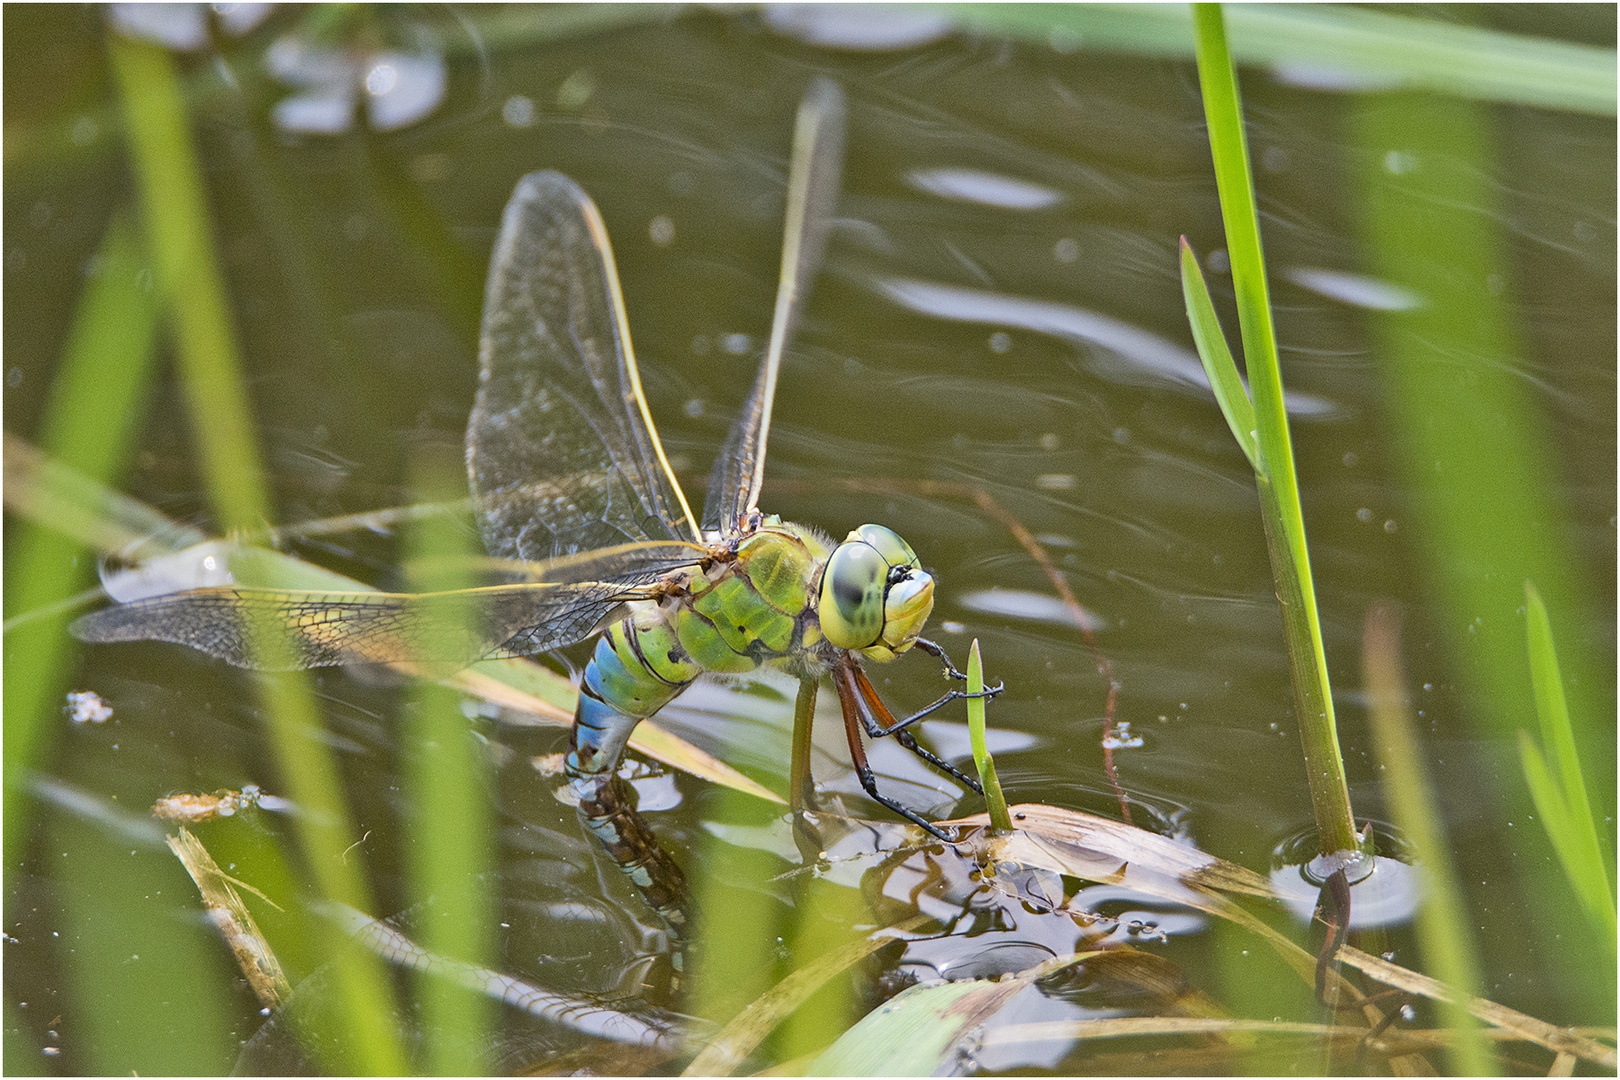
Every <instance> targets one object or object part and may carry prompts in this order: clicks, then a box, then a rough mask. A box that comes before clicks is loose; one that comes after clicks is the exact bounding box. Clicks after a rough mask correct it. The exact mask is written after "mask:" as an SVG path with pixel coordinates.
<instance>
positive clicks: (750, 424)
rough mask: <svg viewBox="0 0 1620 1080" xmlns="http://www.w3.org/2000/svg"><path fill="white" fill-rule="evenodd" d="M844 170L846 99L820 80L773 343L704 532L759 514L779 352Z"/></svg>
mask: <svg viewBox="0 0 1620 1080" xmlns="http://www.w3.org/2000/svg"><path fill="white" fill-rule="evenodd" d="M843 166H844V92H843V91H842V90H841V89H839V86H838V84H837V83H835V82H833V81H832V80H830V79H826V78H817V79H816V80H815V81H814V82H812V83H811V84H810V89H809V90H807V91H806V92H805V95H804V100H803V101H802V102H800V104H799V115H798V119H797V121H796V122H795V124H794V128H793V159H792V163H791V164H790V166H789V170H788V203H787V224H786V225H785V227H784V230H783V236H782V274H781V278H780V280H779V281H778V284H777V289H776V313H775V315H774V316H773V318H772V320H771V341H770V345H769V347H768V348H767V349H766V351H765V359H764V360H763V361H762V362H761V363H760V366H759V375H758V377H757V378H755V380H754V389H753V391H752V392H751V393H750V394H749V395H748V403H747V404H746V405H744V406H743V411H742V412H741V413H740V414H739V415H738V417H737V420H736V423H734V424H733V425H732V428H731V434H730V435H729V436H727V438H726V443H725V446H724V447H723V448H722V449H721V451H720V457H719V458H718V459H717V460H716V461H715V463H714V469H713V471H712V472H711V473H710V474H709V494H708V497H707V499H705V501H704V505H703V528H704V531H705V532H720V533H730V532H732V531H735V530H736V529H737V528H738V523H739V522H740V521H741V520H742V519H743V518H744V517H746V516H747V515H749V514H750V513H752V512H753V511H755V510H757V509H759V489H760V486H761V485H762V483H763V482H764V479H765V441H766V438H767V436H768V435H769V434H770V427H771V404H772V402H773V401H774V400H775V397H776V375H777V372H778V371H779V370H780V369H781V367H782V350H783V349H784V348H785V347H786V345H787V342H788V338H789V336H790V335H791V334H792V333H793V324H794V322H795V321H796V319H797V317H798V312H799V305H800V302H801V300H802V298H803V296H804V294H805V293H806V292H808V291H809V288H810V282H811V280H812V279H814V277H815V275H816V269H817V267H818V266H819V265H820V263H821V254H822V251H823V249H824V248H825V247H826V242H827V226H828V224H829V222H830V221H831V218H832V211H833V206H834V204H835V203H836V202H837V201H838V186H839V181H840V177H841V175H842V173H843Z"/></svg>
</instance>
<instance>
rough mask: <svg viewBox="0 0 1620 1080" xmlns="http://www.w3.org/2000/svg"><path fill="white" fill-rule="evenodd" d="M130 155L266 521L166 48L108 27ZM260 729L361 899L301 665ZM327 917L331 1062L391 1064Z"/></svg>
mask: <svg viewBox="0 0 1620 1080" xmlns="http://www.w3.org/2000/svg"><path fill="white" fill-rule="evenodd" d="M108 50H109V53H110V56H111V61H112V64H111V66H112V70H113V74H114V78H115V80H116V83H117V86H118V92H119V101H120V105H121V108H122V115H123V120H124V129H125V136H126V139H127V142H128V149H129V155H130V163H131V167H132V169H133V171H134V174H135V179H136V185H137V187H138V189H139V191H140V196H141V208H142V219H143V225H144V230H145V233H144V238H145V241H146V246H147V250H148V251H149V252H150V254H151V258H152V268H153V279H154V281H155V282H156V285H157V290H158V295H159V298H160V299H161V301H162V302H163V304H164V307H165V314H166V316H167V318H168V323H169V326H170V328H171V331H172V333H173V336H174V342H175V352H176V356H177V358H178V360H179V363H180V368H181V373H182V376H183V378H182V384H183V387H184V389H185V392H186V399H187V405H188V407H189V411H190V415H191V421H192V430H193V432H194V433H195V437H196V440H197V449H198V453H199V457H200V459H201V465H200V467H201V470H202V473H203V476H204V478H205V483H206V485H207V487H208V492H209V497H210V500H211V502H212V504H213V507H214V513H215V515H216V517H217V519H218V521H219V522H220V523H221V524H222V525H223V526H224V527H225V528H227V529H247V528H253V527H255V526H258V525H260V524H262V523H263V522H266V521H268V520H270V512H269V499H268V493H267V488H266V485H265V482H264V473H263V469H262V468H261V465H260V461H259V455H258V449H257V447H256V446H255V440H254V436H253V427H252V411H251V409H250V408H249V406H248V402H247V395H246V393H245V392H244V390H243V382H242V376H241V363H240V361H239V359H238V357H237V349H236V341H235V335H234V331H233V329H232V320H231V314H230V309H229V304H228V302H227V299H226V290H225V282H224V277H223V275H222V274H221V273H220V271H219V266H218V263H217V261H216V259H215V253H214V247H213V238H212V235H211V228H210V222H211V221H212V217H211V215H210V211H209V207H208V202H207V199H206V197H205V196H204V185H203V180H202V170H201V166H200V164H199V161H198V158H197V152H196V147H195V146H194V145H193V141H192V134H191V129H190V125H189V118H188V116H187V113H186V106H185V102H184V98H183V95H182V93H181V88H180V79H179V75H178V73H177V72H176V70H175V65H174V61H173V60H172V59H171V58H170V56H169V54H168V53H166V52H165V51H164V50H162V49H161V48H159V47H157V46H155V45H151V44H148V43H145V42H140V41H135V40H132V39H130V38H126V37H123V36H121V35H119V34H116V33H115V34H112V35H109V37H108ZM247 630H248V631H249V632H250V633H251V635H252V638H253V641H254V643H255V646H256V647H257V648H258V649H259V650H262V651H263V652H262V653H261V654H262V655H263V654H267V655H268V656H269V657H270V659H271V660H272V661H273V660H274V657H275V656H276V654H277V650H278V649H280V648H284V647H285V642H283V641H282V640H281V639H280V638H279V637H278V636H277V634H276V632H275V628H274V627H270V626H258V625H250V626H248V627H247ZM257 682H258V686H259V690H260V693H261V695H262V696H263V700H264V704H265V706H266V708H265V719H266V722H267V723H266V727H267V730H268V734H269V737H270V742H271V745H272V746H273V747H274V750H275V753H276V755H277V757H278V759H279V762H280V766H281V770H282V774H283V776H284V778H285V782H286V784H287V791H288V795H289V797H291V798H292V799H293V800H294V801H295V802H297V803H299V804H300V805H302V806H303V807H304V809H305V811H306V813H304V814H301V815H300V816H299V817H298V819H297V823H298V832H299V840H300V842H301V844H302V846H303V848H304V852H305V855H306V858H307V860H308V865H309V868H310V870H311V871H312V873H313V878H314V890H313V891H314V892H315V893H316V894H318V895H319V896H321V897H324V898H326V899H330V900H336V901H339V902H341V903H346V904H349V905H350V906H353V907H358V908H361V909H362V910H369V909H370V907H371V898H370V889H369V887H368V885H367V883H366V880H365V878H364V876H363V875H362V874H361V873H360V869H359V860H358V859H351V858H348V857H346V855H347V852H348V851H349V849H350V848H352V847H353V846H354V845H355V843H356V840H355V838H356V836H357V835H358V834H357V833H356V831H355V829H354V827H353V824H352V822H351V819H350V817H349V812H348V807H347V805H346V803H345V801H344V797H343V791H344V786H343V781H342V774H341V773H340V771H339V770H338V768H337V763H336V761H335V760H334V759H333V756H332V753H331V751H330V750H329V748H328V747H327V745H326V744H325V742H324V741H323V740H322V738H321V731H320V714H319V710H318V709H317V707H316V705H315V702H314V697H313V695H312V694H311V692H310V687H309V683H308V680H307V679H306V678H304V677H303V676H302V673H288V672H277V673H269V672H263V673H260V675H259V677H258V680H257ZM316 925H320V926H322V931H321V932H322V933H323V934H324V936H325V937H326V939H327V940H326V946H327V948H326V952H327V953H328V954H329V955H330V957H331V959H332V973H333V979H334V983H335V985H336V986H337V987H338V995H339V1001H340V1002H341V1004H340V1005H339V1006H338V1008H337V1014H336V1015H337V1018H338V1020H339V1022H340V1023H341V1024H343V1025H344V1026H345V1031H344V1035H343V1037H342V1038H340V1039H337V1040H333V1041H331V1042H329V1043H327V1044H325V1046H326V1047H327V1048H331V1049H332V1050H335V1051H336V1052H337V1054H338V1056H339V1059H338V1060H329V1061H327V1062H326V1064H327V1066H328V1067H330V1068H335V1069H337V1070H338V1071H361V1072H370V1073H381V1074H385V1075H393V1074H398V1073H399V1072H401V1071H402V1070H403V1068H404V1058H403V1056H402V1053H401V1050H400V1047H399V1046H398V1044H397V1041H396V1038H395V1031H394V1025H393V1019H392V1013H393V1008H394V1007H393V1000H392V999H393V993H392V986H391V984H390V982H389V981H388V976H387V972H386V971H385V970H384V968H383V966H382V965H381V964H380V963H379V962H378V961H377V959H376V958H375V957H374V956H372V955H371V954H369V953H367V952H365V951H364V950H362V949H358V948H356V947H354V946H353V945H352V944H351V943H350V942H348V941H347V939H345V938H343V937H342V936H341V935H340V934H338V933H337V932H336V931H335V930H333V929H331V928H328V927H325V926H324V924H319V923H318V924H316Z"/></svg>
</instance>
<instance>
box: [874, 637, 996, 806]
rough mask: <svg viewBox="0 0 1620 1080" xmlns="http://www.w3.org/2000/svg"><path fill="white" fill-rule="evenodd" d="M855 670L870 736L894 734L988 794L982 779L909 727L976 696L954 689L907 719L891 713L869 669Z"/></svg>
mask: <svg viewBox="0 0 1620 1080" xmlns="http://www.w3.org/2000/svg"><path fill="white" fill-rule="evenodd" d="M851 670H852V671H853V672H854V677H855V684H856V691H857V696H858V699H859V708H857V710H856V712H857V715H858V716H859V718H860V721H861V724H862V725H863V726H864V727H865V728H866V733H867V734H868V735H870V736H871V737H872V738H874V739H882V738H885V737H887V736H890V735H893V736H894V741H895V742H897V743H899V744H900V745H901V746H903V747H905V748H906V749H907V750H910V751H911V752H912V753H913V754H916V755H917V756H918V757H920V758H922V759H923V760H924V761H926V762H927V763H928V764H930V765H932V766H933V767H934V768H936V769H938V770H939V771H940V772H943V773H945V774H947V775H948V776H950V777H951V778H952V779H954V780H956V781H958V782H959V783H962V784H965V785H966V786H967V787H969V788H971V789H973V790H974V791H976V792H978V793H979V794H980V795H983V794H984V789H983V788H982V787H980V786H979V781H978V780H977V779H975V778H974V777H971V776H969V775H967V774H966V773H964V772H962V771H961V770H960V769H958V768H957V767H956V766H954V765H952V764H950V763H949V762H947V761H945V760H944V759H942V758H939V757H936V756H935V755H933V754H931V753H929V752H928V751H927V750H924V749H923V748H922V747H921V746H920V745H918V743H917V739H916V736H914V735H912V734H911V732H909V731H907V730H906V729H907V728H908V727H910V726H911V725H912V724H915V723H916V722H917V721H918V720H921V719H922V718H923V717H925V716H927V715H928V714H929V713H931V712H934V711H935V710H936V709H938V708H939V707H940V706H941V705H944V704H946V703H948V702H951V701H955V700H956V699H957V698H958V697H971V696H973V695H971V694H965V693H963V692H962V691H960V690H952V691H950V692H949V693H947V694H945V696H943V697H941V698H940V699H939V700H938V701H935V702H933V703H931V704H929V705H925V706H923V708H921V709H919V710H918V711H917V712H914V713H912V714H911V715H910V716H908V717H906V718H905V719H904V720H896V719H895V718H894V714H893V713H891V712H889V707H888V706H887V705H885V704H883V699H882V698H880V697H878V692H877V687H875V686H873V685H872V682H871V680H870V679H868V678H867V677H866V672H864V671H862V670H861V669H860V668H858V667H852V668H851Z"/></svg>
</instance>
